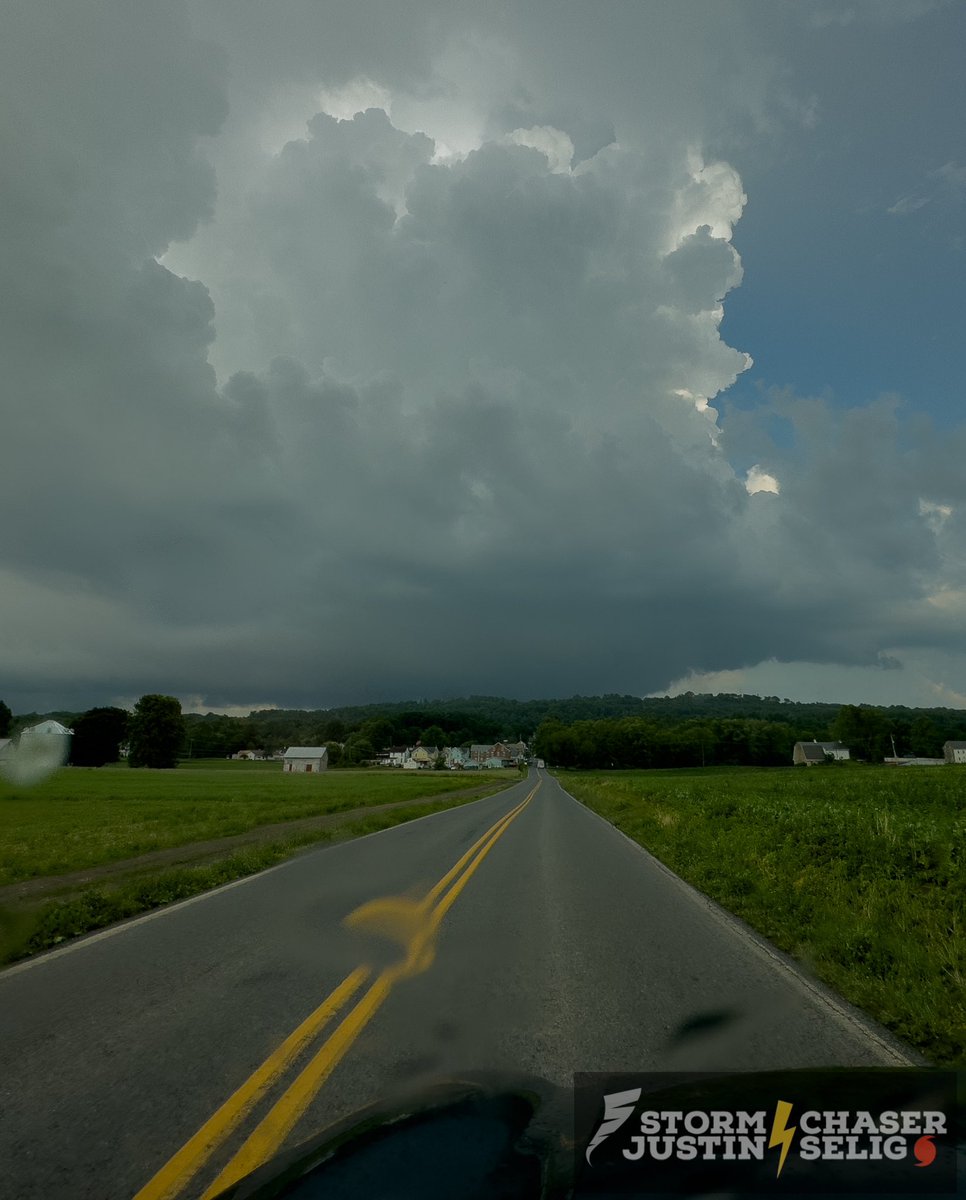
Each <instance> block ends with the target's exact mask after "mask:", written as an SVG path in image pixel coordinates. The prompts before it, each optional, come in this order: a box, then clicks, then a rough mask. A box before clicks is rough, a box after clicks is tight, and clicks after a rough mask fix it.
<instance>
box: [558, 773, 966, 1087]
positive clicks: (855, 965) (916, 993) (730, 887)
mask: <svg viewBox="0 0 966 1200" xmlns="http://www.w3.org/2000/svg"><path fill="white" fill-rule="evenodd" d="M559 777H560V781H561V783H562V784H563V786H564V787H565V788H566V789H567V790H568V791H569V792H571V793H572V794H573V795H574V796H575V797H576V798H577V799H578V800H581V801H582V802H583V803H585V804H587V806H588V807H590V808H592V809H593V810H594V811H596V812H598V813H600V814H601V815H602V816H604V817H606V818H607V819H608V820H609V821H612V822H613V823H614V824H615V825H616V826H617V827H618V829H620V830H622V831H623V832H624V833H626V834H628V836H630V837H631V838H633V839H634V840H635V841H636V842H638V843H640V844H641V845H642V846H645V847H646V848H647V849H648V850H650V851H651V853H653V854H654V855H655V857H657V858H659V859H660V860H661V861H662V862H664V863H666V864H667V865H668V866H669V867H670V868H671V869H672V870H673V871H675V872H676V873H677V874H678V875H680V876H682V878H684V879H686V880H687V881H688V882H689V883H692V884H693V885H694V886H695V887H697V888H699V889H700V890H701V891H702V892H704V893H705V894H706V895H708V896H711V897H712V898H713V899H714V900H716V901H718V903H720V904H721V905H722V906H723V907H725V908H727V909H728V910H729V911H731V912H733V913H735V914H737V915H738V916H740V917H742V918H743V919H744V920H746V921H747V922H748V923H749V924H750V925H752V926H753V927H754V928H755V929H757V930H759V931H760V932H761V933H762V934H764V935H765V936H766V937H767V938H769V939H770V940H771V941H772V942H774V943H775V944H776V945H777V946H779V947H780V948H781V949H783V950H785V951H787V952H788V953H790V954H792V955H794V956H795V957H796V958H797V959H798V960H799V961H800V962H802V963H803V965H804V966H805V967H806V968H808V969H809V970H810V971H812V972H813V973H814V974H815V975H817V976H818V977H819V978H821V979H823V980H825V982H827V983H828V984H830V985H831V986H832V987H833V988H835V989H836V990H837V991H838V992H839V993H840V994H841V995H843V996H845V997H846V998H847V999H848V1000H850V1001H852V1002H853V1003H854V1004H856V1005H858V1006H859V1007H861V1008H862V1009H864V1010H865V1011H866V1012H868V1013H869V1014H870V1015H871V1016H873V1017H875V1018H876V1019H877V1020H878V1021H880V1022H881V1023H882V1024H884V1025H886V1026H887V1027H888V1028H889V1029H891V1030H892V1031H893V1032H894V1033H896V1034H897V1035H898V1036H899V1037H901V1038H902V1039H903V1040H905V1041H906V1042H907V1043H909V1044H910V1045H912V1046H914V1047H916V1048H917V1049H918V1050H920V1052H921V1053H923V1054H924V1055H925V1056H926V1057H927V1058H929V1059H930V1061H932V1062H934V1063H936V1064H937V1065H939V1064H944V1065H952V1064H956V1065H959V1066H963V1065H964V1064H966V864H964V856H963V840H964V834H966V803H964V796H966V769H963V770H960V769H958V768H955V767H946V768H942V767H920V768H913V767H904V768H898V769H897V768H889V767H855V768H837V767H816V768H797V769H792V768H784V769H772V770H767V769H748V770H744V769H730V770H729V769H719V770H714V769H708V770H693V771H692V770H677V771H617V772H570V771H567V772H561V773H560V774H559Z"/></svg>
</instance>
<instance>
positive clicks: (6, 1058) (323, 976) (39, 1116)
mask: <svg viewBox="0 0 966 1200" xmlns="http://www.w3.org/2000/svg"><path fill="white" fill-rule="evenodd" d="M537 785H539V786H537ZM535 787H536V790H535V791H534V788H535ZM531 794H532V795H531ZM528 796H531V798H530V799H529V801H527V802H526V803H523V806H522V807H519V806H520V805H521V803H522V802H524V801H526V800H527V797H528ZM511 814H514V815H511ZM507 816H509V817H510V819H509V821H508V822H507V823H506V824H503V825H500V824H498V822H500V820H501V818H504V817H507ZM488 831H490V840H483V841H480V839H484V838H485V835H487V834H488ZM478 842H479V843H480V844H479V845H478V846H477V848H476V850H475V852H474V853H473V854H471V855H469V856H467V852H469V851H471V850H472V849H473V847H474V845H476V844H477V843H478ZM481 855H482V857H481ZM464 856H467V857H464ZM461 860H463V861H462V862H461ZM458 864H460V865H459V866H458ZM454 868H457V869H456V870H454ZM434 889H435V890H434ZM427 897H428V899H427ZM400 898H401V899H400ZM373 901H379V903H376V904H373V903H372V902H373ZM360 909H361V910H362V911H361V912H359V913H358V915H357V916H356V917H355V918H354V919H353V924H354V926H355V927H354V928H350V927H347V926H346V924H345V919H346V918H347V916H348V915H349V914H352V913H356V912H357V910H360ZM340 988H341V992H340V991H339V989H340ZM333 993H336V994H335V996H334V998H333ZM327 1001H328V1005H327V1006H326V1002H327ZM320 1006H322V1010H323V1011H319V1009H320ZM312 1014H315V1017H314V1019H313V1020H314V1024H312V1023H311V1022H310V1025H311V1028H308V1029H303V1030H302V1035H298V1036H297V1037H296V1039H295V1041H298V1040H299V1037H302V1042H303V1043H304V1044H302V1045H301V1050H302V1057H300V1058H298V1059H295V1058H294V1052H295V1050H298V1049H299V1048H300V1046H294V1047H293V1046H292V1045H291V1042H292V1039H291V1038H290V1035H291V1034H292V1033H293V1031H295V1030H297V1029H298V1027H299V1026H300V1025H302V1023H303V1022H305V1021H306V1018H309V1017H310V1016H311V1015H312ZM326 1018H328V1021H327V1023H325V1021H326ZM303 1035H304V1036H303ZM286 1039H289V1042H288V1043H287V1042H286ZM280 1047H281V1050H280V1049H279V1048H280ZM289 1049H291V1050H292V1055H291V1056H290V1057H291V1061H288V1060H287V1059H286V1052H287V1050H289ZM273 1053H274V1054H275V1058H274V1059H272V1058H271V1056H272V1055H273ZM313 1055H314V1056H315V1057H314V1058H313ZM907 1055H908V1057H907ZM266 1060H269V1061H268V1065H267V1066H266V1067H265V1068H264V1070H263V1072H262V1076H256V1078H255V1079H254V1080H252V1076H253V1073H254V1072H256V1071H258V1069H259V1068H260V1067H262V1065H263V1064H265V1063H266ZM914 1061H916V1060H915V1058H914V1056H912V1055H911V1052H906V1051H904V1049H903V1048H902V1047H901V1046H900V1045H899V1044H898V1043H896V1042H895V1041H894V1040H893V1039H891V1038H890V1037H889V1035H888V1034H886V1033H885V1032H884V1031H883V1030H882V1029H880V1028H878V1027H876V1026H874V1025H873V1024H872V1023H871V1022H869V1021H868V1020H866V1019H865V1018H863V1017H862V1016H861V1015H860V1014H858V1013H856V1012H855V1011H854V1010H851V1009H849V1008H848V1006H846V1005H845V1004H844V1003H843V1002H842V1001H839V1000H837V999H836V998H835V997H833V996H832V995H831V994H830V993H828V992H827V991H826V990H825V989H823V988H822V987H821V986H820V985H818V984H816V983H814V982H811V981H809V980H807V979H805V978H804V977H803V976H802V975H801V974H800V973H799V972H798V971H797V970H796V969H795V968H794V967H793V965H792V964H791V963H790V962H789V960H787V959H786V958H784V956H782V955H781V954H779V953H778V952H777V951H775V950H774V949H773V948H771V947H770V946H768V945H767V943H765V942H763V941H762V940H760V939H758V938H757V937H755V936H754V935H753V934H751V932H750V931H749V930H748V929H747V928H746V927H744V926H743V925H741V924H740V923H739V922H736V921H734V920H733V919H731V918H730V917H728V916H726V915H725V914H724V913H722V911H721V910H720V909H718V908H717V907H716V906H714V905H713V904H711V903H710V902H709V901H708V900H707V899H705V898H704V897H702V896H700V895H699V894H698V893H696V892H694V891H693V890H692V889H690V888H689V887H687V886H686V885H685V884H683V883H682V882H681V881H680V880H678V879H677V878H676V877H675V876H673V875H672V874H671V873H670V872H668V871H667V870H666V869H664V868H663V867H662V866H661V865H660V864H658V863H657V862H656V861H655V860H654V859H652V858H651V857H650V856H649V855H647V854H645V853H644V852H642V851H641V850H640V849H639V848H638V847H636V846H634V845H633V844H632V843H631V842H629V841H628V840H627V839H626V838H625V837H624V836H623V835H622V834H620V833H618V832H617V831H616V830H614V829H613V828H612V827H611V826H610V825H609V824H607V823H606V822H604V821H602V820H601V819H600V818H598V817H597V816H595V815H594V814H592V813H590V812H589V811H588V810H586V809H585V808H584V807H583V806H582V805H580V804H578V803H577V802H576V801H574V800H573V799H571V798H570V797H569V796H568V795H567V794H566V793H565V792H564V791H563V790H562V788H561V787H560V786H559V785H558V784H557V783H556V782H555V781H554V780H553V779H552V778H551V777H550V776H548V775H547V774H546V773H545V772H543V771H541V772H531V777H530V779H529V780H528V781H526V782H521V783H520V784H517V785H515V786H514V787H512V788H510V789H509V790H508V791H506V792H503V793H501V794H500V795H498V796H492V797H488V798H486V799H483V800H480V801H477V802H475V803H472V804H469V805H466V806H464V807H461V808H457V809H454V810H452V811H448V812H444V813H440V814H436V815H434V816H431V817H427V818H423V819H421V820H418V821H415V822H411V823H410V824H407V825H402V826H398V827H396V828H394V829H390V830H386V831H384V832H382V833H379V834H374V835H370V836H368V837H365V838H361V839H359V840H357V841H353V842H347V843H342V844H339V845H335V846H330V847H323V848H321V849H317V850H313V851H311V852H309V853H306V854H303V855H301V856H300V857H298V858H296V859H294V860H292V861H290V862H288V863H286V864H283V865H282V866H280V867H276V868H274V869H272V870H270V871H267V872H265V873H264V874H262V875H258V876H254V877H252V878H250V879H247V880H243V881H240V882H238V883H235V884H231V885H229V886H227V887H225V888H222V889H220V890H219V891H217V892H214V893H209V894H208V895H207V896H203V897H199V898H196V899H194V900H191V901H187V902H185V903H182V904H179V905H175V906H173V907H171V908H169V909H165V910H160V911H159V912H156V913H153V914H151V915H150V916H148V917H146V918H140V919H137V920H134V921H131V922H128V923H126V924H124V925H121V926H118V927H115V928H114V929H111V930H107V931H104V932H103V933H100V934H96V935H93V936H91V937H88V938H85V939H81V940H79V941H77V942H74V943H72V944H71V945H69V946H67V947H64V948H61V949H59V950H57V951H54V952H52V953H49V954H47V955H45V956H42V957H40V958H38V959H35V960H33V961H30V962H28V963H25V964H20V965H17V966H14V967H12V968H8V969H7V970H6V971H3V972H0V1155H2V1158H0V1163H2V1178H0V1194H2V1195H3V1196H9V1197H11V1198H13V1197H16V1198H17V1200H31V1198H34V1197H37V1198H39V1197H43V1198H44V1200H59V1198H61V1197H63V1198H64V1200H68V1198H69V1200H81V1198H88V1197H89V1198H91V1200H132V1197H134V1196H135V1195H137V1196H138V1198H139V1200H159V1198H160V1197H163V1196H171V1197H174V1196H183V1197H199V1196H201V1195H202V1194H203V1193H205V1191H206V1190H207V1189H209V1188H210V1187H211V1186H212V1185H213V1182H214V1181H215V1179H216V1177H220V1178H221V1179H222V1182H223V1183H224V1182H227V1181H228V1179H229V1178H230V1175H221V1174H220V1173H221V1172H222V1171H223V1170H224V1169H227V1170H228V1171H229V1172H232V1171H234V1172H236V1173H237V1172H238V1171H240V1170H241V1165H240V1164H244V1162H245V1161H248V1160H251V1161H254V1160H253V1159H252V1158H251V1156H252V1155H254V1156H255V1158H256V1159H257V1157H258V1155H259V1154H260V1153H264V1149H265V1147H267V1146H274V1145H276V1144H279V1143H280V1144H282V1145H286V1146H289V1145H293V1144H296V1143H297V1142H299V1141H301V1140H302V1139H304V1138H306V1137H308V1136H309V1135H310V1134H312V1133H313V1132H315V1131H316V1130H318V1129H319V1128H320V1127H321V1126H323V1125H327V1124H329V1123H330V1122H332V1121H334V1120H337V1119H339V1118H341V1117H343V1116H345V1115H347V1114H348V1113H351V1112H353V1111H355V1110H357V1109H359V1108H361V1107H363V1106H364V1105H366V1104H368V1103H370V1102H371V1101H373V1100H374V1099H376V1098H380V1097H385V1096H391V1095H393V1094H396V1093H397V1092H398V1091H399V1090H400V1089H402V1090H406V1089H408V1088H410V1087H411V1086H413V1085H415V1084H417V1083H420V1082H422V1081H428V1080H431V1079H435V1078H440V1077H445V1076H447V1075H451V1074H453V1073H459V1072H464V1071H476V1070H480V1069H495V1070H512V1071H522V1072H526V1073H532V1074H535V1075H540V1076H542V1077H544V1078H545V1079H548V1080H550V1081H551V1082H553V1083H556V1084H559V1085H561V1086H567V1085H569V1084H570V1082H571V1079H572V1076H573V1074H574V1072H575V1071H608V1070H615V1071H616V1070H624V1071H631V1070H672V1069H674V1070H676V1069H710V1068H716V1069H717V1068H721V1069H735V1070H756V1069H762V1070H763V1069H771V1068H779V1067H802V1066H833V1065H834V1066H861V1065H906V1064H908V1063H911V1062H914ZM307 1063H308V1064H309V1065H308V1066H307V1067H306V1064H307ZM303 1067H306V1071H305V1074H304V1075H302V1076H301V1077H300V1080H301V1082H300V1083H298V1084H296V1085H295V1086H294V1089H293V1090H290V1091H286V1089H287V1088H289V1087H290V1085H292V1084H293V1080H295V1079H296V1077H297V1076H298V1074H299V1071H300V1070H302V1068H303ZM262 1085H264V1088H262ZM233 1096H234V1097H235V1100H234V1101H233V1104H234V1107H232V1106H231V1105H229V1106H228V1108H227V1109H222V1111H221V1113H220V1115H218V1116H215V1114H216V1113H217V1112H218V1110H219V1109H220V1108H221V1106H222V1105H224V1104H225V1102H226V1101H229V1100H230V1098H231V1097H233ZM273 1105H275V1107H274V1108H273V1107H272V1106H273ZM266 1114H267V1120H266V1119H264V1118H266ZM213 1117H214V1120H212V1118H213ZM199 1131H202V1136H201V1137H200V1138H199V1137H196V1136H195V1135H197V1134H198V1132H199ZM192 1138H194V1139H195V1140H194V1142H192V1140H191V1139H192ZM245 1146H248V1147H249V1149H248V1150H245V1149H244V1147H245ZM209 1150H210V1153H209ZM179 1151H180V1155H179ZM239 1151H242V1157H241V1158H239V1157H236V1155H237V1154H238V1152H239ZM246 1154H247V1155H248V1160H246V1158H245V1157H244V1156H245V1155H246ZM174 1156H178V1157H174ZM173 1158H174V1164H173V1165H171V1164H172V1159H173Z"/></svg>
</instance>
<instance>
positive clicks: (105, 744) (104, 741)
mask: <svg viewBox="0 0 966 1200" xmlns="http://www.w3.org/2000/svg"><path fill="white" fill-rule="evenodd" d="M128 720H129V717H128V714H127V713H126V712H125V711H124V709H123V708H91V709H89V710H88V711H87V712H86V713H83V714H82V715H81V716H79V717H78V718H77V720H76V721H75V722H74V736H73V738H72V739H71V747H70V761H71V763H72V764H73V765H74V766H75V767H102V766H103V765H104V764H105V763H109V762H117V760H118V759H119V758H120V757H121V743H122V742H123V741H124V740H125V738H126V737H127V730H128Z"/></svg>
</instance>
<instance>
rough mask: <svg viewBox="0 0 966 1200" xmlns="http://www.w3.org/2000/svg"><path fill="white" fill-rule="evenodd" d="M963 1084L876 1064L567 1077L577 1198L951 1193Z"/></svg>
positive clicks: (959, 1151) (956, 1177) (942, 1075)
mask: <svg viewBox="0 0 966 1200" xmlns="http://www.w3.org/2000/svg"><path fill="white" fill-rule="evenodd" d="M964 1082H966V1076H964V1075H959V1076H957V1073H956V1072H953V1071H936V1070H915V1069H902V1070H899V1069H895V1070H894V1069H888V1068H884V1069H881V1070H878V1069H870V1070H857V1069H848V1070H846V1069H823V1070H799V1071H773V1072H768V1073H755V1074H751V1073H747V1074H746V1073H734V1074H721V1073H717V1074H695V1073H689V1074H682V1073H679V1074H666V1073H662V1074H657V1073H655V1074H644V1073H639V1074H619V1075H618V1074H613V1075H610V1074H608V1075H600V1074H598V1075H577V1076H576V1077H575V1096H574V1156H575V1157H574V1169H575V1181H576V1190H575V1192H574V1196H575V1200H582V1198H584V1197H602V1196H614V1197H618V1196H646V1197H654V1196H662V1195H663V1196H668V1197H672V1196H673V1197H679V1196H707V1195H709V1194H713V1193H725V1194H727V1195H728V1196H729V1197H740V1196H744V1195H747V1196H757V1197H761V1196H776V1197H780V1196H785V1195H789V1196H793V1195H803V1194H804V1195H809V1194H816V1193H821V1194H822V1195H823V1196H824V1197H826V1200H832V1198H833V1197H835V1196H843V1197H852V1196H891V1197H897V1196H909V1197H913V1196H937V1197H942V1196H945V1197H953V1196H957V1195H961V1194H963V1193H962V1192H960V1191H958V1190H957V1183H959V1184H960V1186H961V1187H962V1186H966V1180H964V1179H962V1178H960V1176H961V1173H962V1169H963V1165H964V1164H963V1158H964V1149H963V1147H964V1128H963V1114H964V1104H963V1101H964V1098H966V1097H964ZM957 1088H958V1094H957ZM957 1161H958V1163H959V1170H957Z"/></svg>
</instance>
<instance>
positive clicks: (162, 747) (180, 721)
mask: <svg viewBox="0 0 966 1200" xmlns="http://www.w3.org/2000/svg"><path fill="white" fill-rule="evenodd" d="M184 734H185V722H184V717H183V716H182V715H181V702H180V701H179V700H177V699H175V697H174V696H159V695H155V694H152V695H147V696H142V697H141V699H140V700H139V701H138V702H137V704H135V706H134V715H133V716H132V717H131V721H130V725H129V727H128V742H129V745H130V747H131V753H130V756H129V758H128V762H129V764H130V765H131V766H132V767H175V766H177V765H178V753H179V752H180V750H181V745H182V742H183V741H184Z"/></svg>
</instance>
